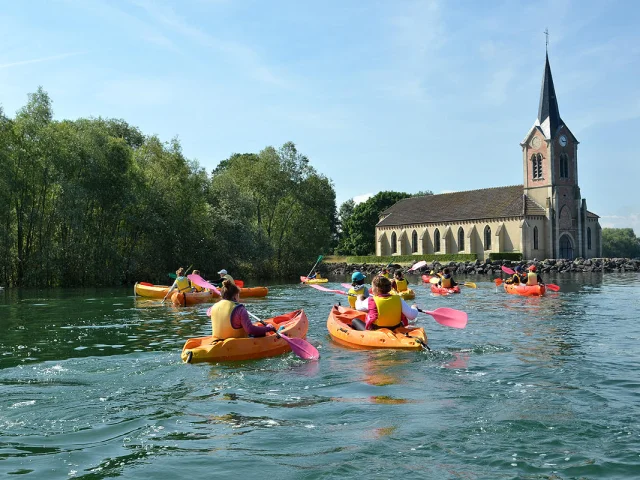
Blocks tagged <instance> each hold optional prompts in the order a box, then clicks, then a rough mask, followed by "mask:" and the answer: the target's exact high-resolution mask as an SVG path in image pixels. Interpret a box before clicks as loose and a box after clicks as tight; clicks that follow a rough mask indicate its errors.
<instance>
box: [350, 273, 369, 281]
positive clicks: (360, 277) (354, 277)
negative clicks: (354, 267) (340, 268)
mask: <svg viewBox="0 0 640 480" xmlns="http://www.w3.org/2000/svg"><path fill="white" fill-rule="evenodd" d="M365 278H366V277H365V276H364V275H363V274H362V273H361V272H353V275H351V281H352V282H359V281H360V280H364V279H365Z"/></svg>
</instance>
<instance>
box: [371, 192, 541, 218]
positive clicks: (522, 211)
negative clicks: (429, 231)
mask: <svg viewBox="0 0 640 480" xmlns="http://www.w3.org/2000/svg"><path fill="white" fill-rule="evenodd" d="M523 191H524V187H523V186H522V185H512V186H508V187H494V188H483V189H481V190H469V191H466V192H453V193H443V194H440V195H425V196H423V197H411V198H405V199H403V200H400V201H399V202H397V203H396V204H395V205H393V206H391V207H389V208H388V209H386V210H385V211H384V212H382V214H381V216H384V218H383V219H382V220H380V221H379V222H378V225H377V226H378V227H389V226H398V225H408V224H422V223H443V222H458V221H463V220H471V221H474V220H490V219H495V218H505V217H521V216H524V215H545V209H544V208H542V207H541V206H540V205H538V204H537V203H536V202H534V201H533V200H532V199H530V198H529V197H527V196H526V195H524V194H523Z"/></svg>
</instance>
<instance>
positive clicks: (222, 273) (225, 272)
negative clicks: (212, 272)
mask: <svg viewBox="0 0 640 480" xmlns="http://www.w3.org/2000/svg"><path fill="white" fill-rule="evenodd" d="M226 274H227V271H226V270H225V269H224V268H223V269H222V270H220V271H219V272H218V275H226Z"/></svg>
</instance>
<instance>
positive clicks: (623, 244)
mask: <svg viewBox="0 0 640 480" xmlns="http://www.w3.org/2000/svg"><path fill="white" fill-rule="evenodd" d="M602 255H603V256H605V257H609V258H637V257H640V239H639V238H638V237H636V234H635V233H634V231H633V229H632V228H603V229H602Z"/></svg>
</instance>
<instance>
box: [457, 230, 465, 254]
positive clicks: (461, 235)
mask: <svg viewBox="0 0 640 480" xmlns="http://www.w3.org/2000/svg"><path fill="white" fill-rule="evenodd" d="M458 251H459V252H463V251H464V230H463V229H462V227H460V228H459V229H458Z"/></svg>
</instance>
